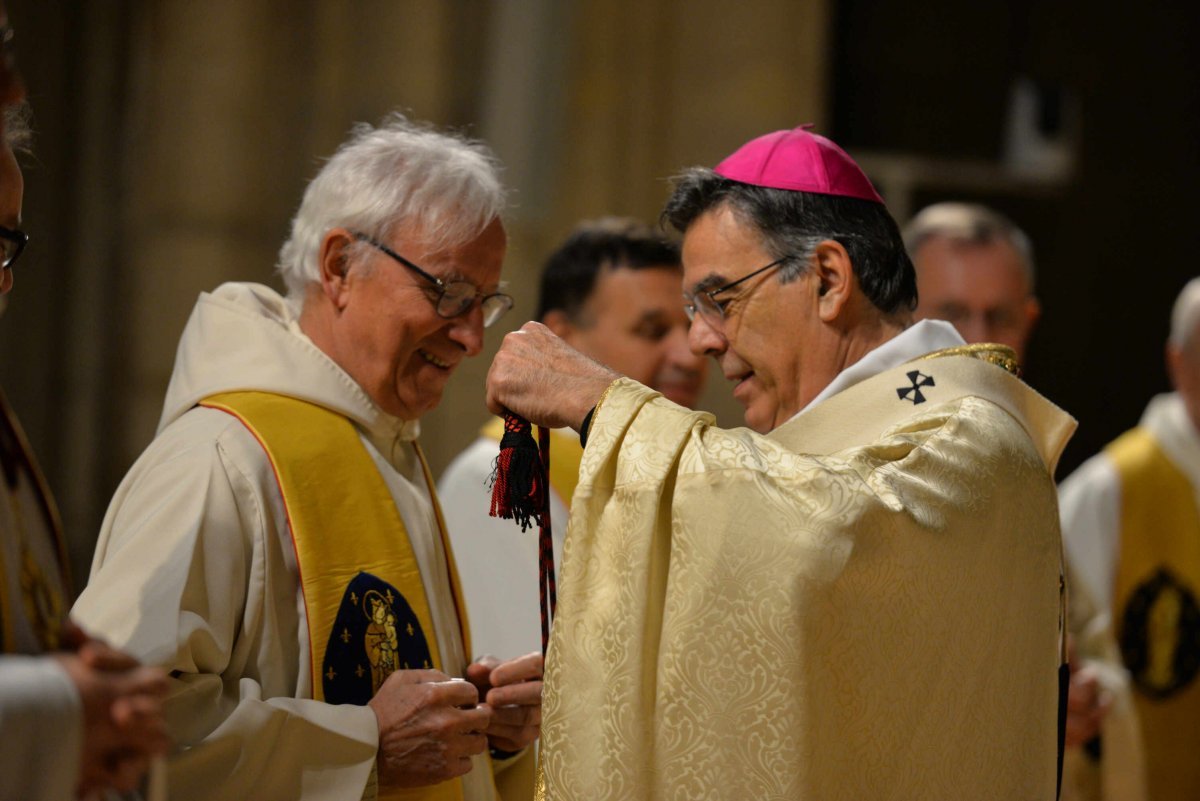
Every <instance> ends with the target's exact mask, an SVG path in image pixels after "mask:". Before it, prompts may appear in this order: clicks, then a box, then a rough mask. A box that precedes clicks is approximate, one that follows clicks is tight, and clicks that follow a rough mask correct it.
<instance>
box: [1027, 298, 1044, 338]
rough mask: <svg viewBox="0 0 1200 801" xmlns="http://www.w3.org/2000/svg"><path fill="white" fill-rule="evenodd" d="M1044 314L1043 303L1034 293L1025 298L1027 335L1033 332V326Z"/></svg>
mask: <svg viewBox="0 0 1200 801" xmlns="http://www.w3.org/2000/svg"><path fill="white" fill-rule="evenodd" d="M1041 316H1042V304H1041V303H1039V302H1038V299H1037V298H1035V297H1034V296H1033V295H1030V296H1029V297H1028V298H1026V299H1025V335H1026V336H1028V335H1029V334H1031V333H1033V327H1034V326H1035V325H1037V321H1038V320H1039V319H1041Z"/></svg>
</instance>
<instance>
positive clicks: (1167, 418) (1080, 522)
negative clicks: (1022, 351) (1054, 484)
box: [1060, 278, 1200, 801]
mask: <svg viewBox="0 0 1200 801" xmlns="http://www.w3.org/2000/svg"><path fill="white" fill-rule="evenodd" d="M1166 363H1167V364H1166V366H1167V373H1168V375H1169V376H1170V379H1171V384H1172V385H1173V387H1174V389H1175V391H1174V392H1169V393H1165V394H1162V395H1157V396H1155V397H1154V398H1152V399H1151V400H1150V403H1149V404H1148V405H1147V406H1146V410H1145V412H1143V414H1142V418H1141V420H1140V421H1139V422H1138V425H1137V427H1136V428H1133V429H1130V430H1129V431H1126V432H1125V433H1124V434H1122V435H1121V436H1119V437H1117V439H1115V440H1113V441H1112V442H1110V443H1109V444H1108V445H1107V446H1105V448H1104V450H1103V451H1101V452H1100V453H1098V454H1096V455H1095V456H1093V457H1092V458H1091V459H1088V460H1087V461H1086V462H1084V463H1083V464H1082V465H1081V466H1080V467H1079V469H1078V470H1076V471H1075V472H1074V473H1072V474H1071V475H1070V476H1069V477H1068V478H1067V479H1066V480H1065V481H1063V483H1062V491H1061V493H1060V499H1061V504H1062V526H1063V541H1064V543H1065V544H1066V548H1067V557H1068V559H1070V561H1071V566H1072V567H1073V568H1074V570H1075V573H1076V575H1077V576H1078V578H1079V580H1080V581H1082V582H1083V583H1084V584H1085V585H1086V587H1087V590H1088V591H1089V592H1090V595H1091V596H1092V597H1093V598H1095V599H1096V602H1097V605H1098V606H1099V609H1100V614H1101V616H1102V617H1098V618H1096V619H1093V620H1092V621H1089V623H1090V624H1091V627H1093V628H1094V627H1096V626H1098V625H1101V626H1102V625H1103V624H1104V623H1105V622H1106V621H1105V620H1104V619H1103V618H1107V619H1108V620H1110V621H1111V626H1112V631H1113V633H1114V634H1115V636H1116V640H1117V645H1118V647H1119V650H1120V656H1121V661H1122V663H1123V664H1124V667H1125V669H1126V670H1128V671H1129V678H1130V683H1131V684H1132V687H1133V703H1134V708H1135V709H1136V711H1137V718H1138V724H1139V728H1140V731H1141V741H1140V746H1141V749H1142V752H1143V755H1144V760H1145V780H1146V797H1147V798H1152V799H1155V801H1159V800H1160V799H1162V800H1163V801H1182V799H1192V798H1197V797H1200V759H1197V754H1196V750H1197V744H1200V278H1193V279H1192V280H1191V281H1188V283H1187V284H1186V285H1185V286H1184V288H1183V290H1182V291H1181V292H1180V293H1179V296H1178V297H1177V298H1176V300H1175V305H1174V307H1173V308H1172V311H1171V332H1170V335H1169V338H1168V339H1167V346H1166ZM1135 747H1136V744H1135ZM1127 750H1128V749H1127ZM1114 752H1116V756H1118V757H1121V756H1127V755H1126V754H1123V753H1121V752H1119V751H1118V749H1117V748H1114V747H1113V744H1111V743H1110V742H1109V741H1108V740H1107V739H1106V740H1105V741H1104V758H1105V759H1106V760H1107V759H1109V758H1110V756H1112V755H1113V753H1114ZM1118 765H1121V763H1118ZM1121 766H1122V767H1126V766H1124V765H1121ZM1126 771H1127V772H1128V768H1127V767H1126ZM1120 778H1123V779H1124V780H1125V781H1130V780H1131V779H1133V778H1140V777H1131V776H1123V777H1120Z"/></svg>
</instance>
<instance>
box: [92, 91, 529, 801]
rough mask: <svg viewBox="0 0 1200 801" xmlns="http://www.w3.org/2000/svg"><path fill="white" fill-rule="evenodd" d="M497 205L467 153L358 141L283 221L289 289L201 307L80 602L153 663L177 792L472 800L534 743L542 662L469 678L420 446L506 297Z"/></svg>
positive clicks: (368, 134) (464, 633)
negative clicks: (163, 669)
mask: <svg viewBox="0 0 1200 801" xmlns="http://www.w3.org/2000/svg"><path fill="white" fill-rule="evenodd" d="M503 201H504V191H503V189H502V187H501V185H500V182H499V179H498V177H497V165H496V163H495V160H494V157H493V156H492V154H491V153H490V151H489V150H488V149H487V148H486V147H485V146H483V145H482V144H480V143H477V142H472V141H468V140H464V139H461V138H458V137H453V136H448V135H444V134H441V133H438V132H436V131H433V130H432V129H430V128H427V127H424V126H421V125H417V124H414V123H411V122H409V121H407V120H405V119H404V118H403V117H400V116H399V115H397V116H395V117H392V118H390V119H388V120H387V121H385V123H384V124H383V125H381V126H380V127H378V128H372V127H371V126H367V125H362V126H358V127H356V128H355V130H354V132H353V135H352V136H351V137H350V139H349V140H348V141H347V142H346V143H344V144H343V145H342V146H341V148H339V150H338V151H337V153H336V154H335V155H334V156H333V157H332V158H331V159H330V160H329V161H328V162H326V164H325V166H324V167H323V168H322V169H321V171H320V173H319V174H318V175H317V176H316V178H314V179H313V181H312V182H311V183H310V184H309V186H308V189H307V190H306V192H305V194H304V200H303V202H302V203H301V206H300V209H299V211H298V212H297V214H296V216H295V218H294V219H293V221H292V231H291V236H290V238H289V239H288V240H287V241H286V242H285V243H284V245H283V247H282V249H281V251H280V259H279V271H280V273H281V274H282V276H283V281H284V283H285V285H286V286H287V297H283V296H281V295H279V294H277V293H276V292H274V291H273V290H271V289H268V288H267V287H264V286H259V285H254V284H226V285H224V286H221V287H219V288H218V289H217V290H216V291H214V292H213V293H212V294H204V295H202V296H201V297H200V300H199V302H198V303H197V305H196V308H195V310H194V312H193V314H192V317H191V319H190V320H189V322H188V325H187V328H186V329H185V331H184V333H183V338H182V341H181V342H180V345H179V351H178V357H177V361H176V364H175V370H174V373H173V375H172V377H171V384H170V386H169V388H168V390H167V398H166V402H165V404H164V408H163V414H162V419H161V421H160V426H159V433H158V436H157V437H156V438H155V440H154V442H153V443H151V445H150V446H149V448H148V449H147V450H146V452H145V453H144V454H143V455H142V456H141V458H140V459H139V460H138V461H137V463H136V464H135V465H134V466H133V468H132V469H131V470H130V472H129V474H128V475H127V476H126V478H125V480H124V481H123V482H122V484H121V486H120V488H119V489H118V490H117V494H116V496H115V497H114V499H113V502H112V505H111V506H110V508H109V511H108V515H107V517H106V518H105V522H104V526H103V529H102V531H101V535H100V541H99V545H98V548H97V552H96V558H95V562H94V564H93V568H92V578H91V582H90V584H89V586H88V588H87V591H86V592H84V594H83V595H82V596H81V598H80V600H79V602H78V604H77V605H76V609H77V612H78V614H79V615H80V617H81V618H82V619H83V620H84V621H86V622H88V623H89V624H91V625H93V626H94V627H96V629H98V630H99V631H102V632H104V633H105V634H106V635H107V636H109V637H111V638H112V639H113V640H114V641H115V642H117V643H119V644H120V645H121V646H122V647H125V648H128V649H129V650H130V651H132V652H133V653H135V654H138V655H139V656H141V657H143V658H144V659H146V660H147V661H149V662H153V663H156V664H162V665H165V666H167V667H169V668H170V669H171V671H172V676H173V682H172V688H171V694H170V698H169V701H168V706H167V712H168V719H169V721H170V724H171V729H172V733H173V734H174V736H175V737H176V739H177V740H178V742H179V744H180V745H181V746H182V749H181V752H180V753H178V754H177V755H175V756H174V757H173V759H172V761H171V779H172V788H171V789H172V797H173V798H176V799H201V798H204V799H231V798H254V799H280V800H281V801H282V799H305V801H309V800H310V799H330V800H333V799H345V801H357V800H358V799H359V798H361V797H363V796H364V793H365V794H367V795H371V794H374V793H375V792H376V790H375V785H376V784H377V785H378V793H379V795H380V797H384V798H405V799H414V798H416V799H423V800H424V799H439V801H440V800H441V799H456V800H457V799H465V801H486V800H487V799H491V798H492V797H493V795H494V789H493V780H492V769H491V764H490V759H489V756H488V753H487V751H488V749H489V747H490V748H492V749H497V750H499V751H503V752H506V753H511V752H518V751H520V750H521V749H522V748H523V747H525V746H526V745H528V744H529V743H530V742H531V741H532V740H533V739H534V737H536V734H537V728H538V724H539V719H540V717H539V716H540V703H541V701H540V698H541V681H540V679H541V657H540V655H538V654H529V655H527V656H526V657H524V658H519V659H514V660H510V661H508V662H505V663H503V664H500V663H498V662H497V661H496V660H488V661H485V662H477V663H474V664H470V665H469V664H468V663H469V662H470V659H471V656H472V649H471V644H470V636H469V631H468V627H467V620H466V616H465V609H464V607H463V602H462V598H461V596H460V594H459V588H458V581H457V576H456V572H455V566H454V558H453V554H452V552H451V549H450V544H449V542H448V540H447V538H446V532H445V529H444V526H443V525H442V519H441V512H440V510H439V507H438V502H437V498H436V495H435V494H434V491H433V486H432V480H431V478H430V476H429V472H428V469H427V468H426V466H425V462H424V458H423V456H422V455H421V452H420V449H419V447H418V446H417V442H416V438H417V434H418V430H419V423H418V420H419V419H420V417H421V415H422V414H424V413H425V412H427V411H429V410H430V409H432V408H434V407H435V406H436V405H437V404H438V402H439V400H440V399H441V396H442V391H443V389H444V387H445V385H446V382H447V381H448V380H449V378H450V376H451V374H452V373H453V372H454V370H455V368H456V367H458V365H459V364H460V363H461V362H462V360H463V359H465V358H469V357H472V356H475V355H476V354H478V353H479V351H480V349H481V347H482V344H483V329H484V327H485V326H487V325H490V324H492V323H494V322H495V321H496V320H497V319H499V318H500V316H501V315H503V314H504V312H506V311H507V310H508V309H509V308H510V307H511V305H512V300H511V298H509V297H508V296H507V295H505V294H504V293H502V292H501V291H500V289H499V281H500V268H501V263H502V261H503V259H504V253H505V247H506V238H505V232H504V227H503V225H502V223H501V221H500V213H501V210H502V207H503ZM464 675H465V677H466V679H467V680H466V681H464V680H462V679H461V678H456V677H461V676H464ZM480 702H482V703H480Z"/></svg>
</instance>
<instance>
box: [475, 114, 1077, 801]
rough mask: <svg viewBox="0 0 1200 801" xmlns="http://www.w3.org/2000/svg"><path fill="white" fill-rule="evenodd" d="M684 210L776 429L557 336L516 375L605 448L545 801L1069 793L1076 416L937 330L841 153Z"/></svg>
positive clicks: (783, 140)
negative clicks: (1069, 536) (1060, 497)
mask: <svg viewBox="0 0 1200 801" xmlns="http://www.w3.org/2000/svg"><path fill="white" fill-rule="evenodd" d="M664 218H665V220H666V221H667V222H668V223H669V224H670V225H672V226H673V227H674V228H676V229H678V230H679V231H681V232H682V233H683V269H684V282H683V290H684V293H685V303H686V308H687V309H688V311H689V312H690V313H691V314H692V316H693V320H692V324H691V328H690V331H689V342H690V346H691V348H692V350H693V352H695V353H698V354H705V355H709V356H712V357H713V358H714V359H715V360H716V362H717V365H718V366H719V367H720V369H721V372H722V374H723V375H724V376H725V378H726V379H727V380H729V381H730V382H731V383H732V384H733V395H734V397H735V398H736V399H737V400H739V401H740V402H741V403H742V404H743V406H744V407H745V421H746V425H747V426H748V429H747V428H736V429H721V428H718V427H717V426H716V425H714V419H713V417H712V416H711V415H709V414H706V413H704V412H696V411H691V410H689V409H684V408H682V407H680V406H678V405H676V404H674V403H671V402H670V401H668V400H666V399H665V398H662V397H659V396H658V395H657V394H656V393H654V392H652V391H650V390H649V389H648V388H646V387H644V386H642V385H641V384H638V383H637V382H635V381H633V380H631V379H628V378H622V377H620V376H618V375H616V374H615V373H614V372H613V371H612V370H610V369H608V368H605V367H603V366H601V365H598V364H597V363H595V362H593V361H591V360H588V359H586V358H584V357H583V356H582V355H580V354H579V353H578V352H576V351H575V350H573V349H572V348H570V347H569V346H567V345H566V344H565V343H564V342H562V341H561V340H560V339H558V338H557V337H555V336H554V335H553V334H552V333H551V332H550V331H549V329H547V328H546V327H545V326H542V325H540V324H538V323H534V322H530V323H526V324H525V325H524V326H523V327H522V328H521V329H520V330H519V331H517V332H513V333H510V334H508V335H507V336H506V337H505V340H504V342H503V344H502V346H501V348H500V350H499V352H498V353H497V355H496V357H495V360H494V361H493V363H492V367H491V370H490V372H489V375H488V405H489V408H491V409H492V410H493V411H494V412H499V411H500V410H501V409H505V408H507V409H510V410H512V411H513V412H515V413H517V414H519V415H522V416H524V417H526V418H528V419H529V420H530V421H531V422H533V423H536V424H539V425H547V426H553V427H558V426H564V425H567V426H571V427H572V428H575V429H576V430H577V431H579V432H580V433H581V436H582V437H583V438H584V440H585V447H584V454H583V460H582V466H581V470H580V481H579V485H578V487H577V489H576V492H575V496H574V500H573V502H572V509H571V522H570V530H569V531H568V533H567V546H566V559H565V562H564V565H563V570H562V579H561V583H560V585H559V586H560V590H559V605H558V616H557V617H556V620H555V626H554V629H553V632H552V635H551V637H552V639H551V645H550V651H549V656H548V664H547V676H546V685H545V698H544V709H543V726H542V740H541V742H542V752H541V753H542V756H543V761H542V766H543V775H542V784H541V787H540V789H539V792H540V794H541V797H543V798H545V799H553V800H554V801H559V799H584V798H586V799H614V800H615V799H622V801H629V800H630V799H632V800H633V801H641V800H643V799H645V800H648V799H665V798H688V799H730V801H732V800H733V799H739V801H740V799H747V798H787V799H821V800H822V801H829V800H831V799H875V798H903V799H916V798H920V799H951V798H954V799H959V798H963V799H965V798H970V799H976V800H978V799H1006V800H1007V799H1014V798H1022V799H1025V798H1029V799H1035V798H1036V799H1050V798H1053V797H1054V794H1055V786H1056V773H1057V762H1058V759H1057V756H1058V747H1057V746H1058V710H1059V707H1060V698H1059V696H1060V682H1062V681H1063V678H1062V677H1063V676H1064V670H1065V668H1064V667H1063V660H1062V655H1063V651H1064V648H1063V642H1062V638H1061V636H1060V631H1061V626H1062V624H1063V621H1064V617H1065V613H1064V605H1065V599H1064V592H1063V589H1062V586H1063V584H1062V558H1061V547H1060V537H1059V523H1058V514H1057V505H1056V495H1055V487H1054V481H1053V478H1052V476H1053V472H1054V466H1055V463H1056V461H1057V459H1058V457H1059V454H1060V453H1061V451H1062V448H1063V446H1064V445H1065V443H1066V441H1067V439H1068V438H1069V437H1070V435H1071V433H1072V431H1073V430H1074V428H1075V422H1074V420H1072V419H1071V418H1070V417H1069V416H1068V415H1067V414H1065V413H1064V412H1063V411H1061V410H1060V409H1058V408H1057V407H1055V406H1054V405H1053V404H1051V403H1050V402H1049V401H1047V400H1045V399H1044V398H1042V397H1041V396H1039V395H1038V394H1037V393H1036V392H1034V391H1033V390H1031V389H1030V388H1029V387H1027V386H1026V385H1025V384H1023V383H1022V382H1021V381H1020V380H1018V379H1017V378H1016V377H1015V376H1014V375H1013V374H1012V372H1011V371H1012V370H1013V369H1015V359H1014V357H1013V352H1012V351H1011V349H1008V348H1004V347H1001V346H991V345H982V346H981V345H975V346H968V345H966V344H965V343H964V342H963V340H962V338H961V337H960V336H959V335H958V334H957V332H955V331H954V329H953V327H951V326H950V325H948V324H946V323H942V322H938V321H923V322H918V323H914V322H913V321H912V309H913V307H914V306H915V302H916V280H915V276H914V272H913V267H912V264H911V262H910V260H909V257H908V255H907V254H906V253H905V250H904V247H903V245H902V243H901V239H900V232H899V230H898V228H897V226H896V223H895V222H894V220H893V219H892V217H891V216H890V214H889V213H888V211H887V209H886V207H885V206H884V204H883V201H882V199H881V198H880V197H879V195H878V194H877V193H876V191H875V189H874V188H873V187H872V186H871V184H870V182H869V181H868V180H867V178H866V176H865V175H863V173H862V171H861V170H860V169H859V168H858V166H857V165H856V164H854V162H853V161H852V160H851V159H850V157H849V156H847V155H846V154H845V153H844V152H843V151H842V150H841V149H840V148H838V147H837V145H835V144H834V143H833V142H831V141H829V140H828V139H826V138H824V137H821V136H817V135H815V134H812V133H810V132H808V131H806V130H804V129H803V128H797V129H794V130H785V131H777V132H774V133H771V134H767V135H765V136H762V137H759V138H757V139H755V140H752V141H751V142H749V143H747V144H746V145H745V146H743V147H742V148H740V149H739V150H738V151H737V152H735V153H734V154H733V155H731V156H730V157H729V158H727V159H725V160H724V161H723V162H721V164H719V165H718V166H717V167H716V169H715V170H710V169H703V168H697V169H693V170H689V171H688V172H686V173H685V174H683V175H682V176H681V177H679V178H678V180H677V183H676V186H675V189H674V193H673V195H672V196H671V199H670V200H669V201H668V203H667V207H666V211H665V212H664Z"/></svg>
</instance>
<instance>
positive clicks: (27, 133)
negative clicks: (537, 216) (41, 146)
mask: <svg viewBox="0 0 1200 801" xmlns="http://www.w3.org/2000/svg"><path fill="white" fill-rule="evenodd" d="M32 119H33V111H32V110H31V109H30V107H29V103H27V102H25V101H21V102H20V103H16V104H14V105H11V106H5V107H4V141H5V143H6V144H7V145H8V146H9V147H11V148H12V149H13V150H16V151H28V150H29V148H30V147H31V146H32V145H33V125H32V124H31V120H32Z"/></svg>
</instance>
